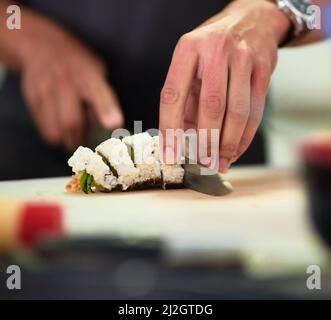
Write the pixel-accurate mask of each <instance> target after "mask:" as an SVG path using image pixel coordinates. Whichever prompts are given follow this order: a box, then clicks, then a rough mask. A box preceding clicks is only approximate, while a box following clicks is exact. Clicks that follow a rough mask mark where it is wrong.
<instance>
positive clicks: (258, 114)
mask: <svg viewBox="0 0 331 320" xmlns="http://www.w3.org/2000/svg"><path fill="white" fill-rule="evenodd" d="M262 119H263V111H262V110H260V109H258V110H253V111H252V112H251V113H250V115H249V121H250V122H251V123H253V124H254V125H259V124H260V123H261V121H262Z"/></svg>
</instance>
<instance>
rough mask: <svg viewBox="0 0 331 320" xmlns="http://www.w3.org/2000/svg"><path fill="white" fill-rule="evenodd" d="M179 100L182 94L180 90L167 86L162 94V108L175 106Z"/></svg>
mask: <svg viewBox="0 0 331 320" xmlns="http://www.w3.org/2000/svg"><path fill="white" fill-rule="evenodd" d="M179 98H180V93H179V90H178V89H176V88H174V87H170V86H165V87H164V88H163V89H162V92H161V106H162V105H163V106H164V105H167V106H169V105H170V106H171V105H175V104H176V103H177V102H178V100H179Z"/></svg>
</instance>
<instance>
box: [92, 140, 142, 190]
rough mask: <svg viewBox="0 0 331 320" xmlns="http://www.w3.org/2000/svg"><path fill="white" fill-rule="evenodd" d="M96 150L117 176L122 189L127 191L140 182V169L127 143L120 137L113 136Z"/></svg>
mask: <svg viewBox="0 0 331 320" xmlns="http://www.w3.org/2000/svg"><path fill="white" fill-rule="evenodd" d="M95 151H96V152H97V154H99V155H100V156H101V157H102V158H103V159H104V160H105V162H106V163H107V164H108V166H109V167H110V169H111V171H112V172H113V174H114V175H115V176H116V177H117V184H118V187H120V188H121V190H123V191H126V190H128V189H130V188H133V187H134V186H135V185H136V184H137V183H138V177H139V169H137V168H136V167H135V165H134V163H133V161H132V159H131V156H130V153H129V150H128V148H127V146H126V144H125V143H124V142H122V141H121V140H120V139H115V138H111V139H109V140H107V141H105V142H103V143H101V144H100V145H99V146H98V147H97V148H96V149H95Z"/></svg>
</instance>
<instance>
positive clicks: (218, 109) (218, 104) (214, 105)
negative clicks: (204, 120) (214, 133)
mask: <svg viewBox="0 0 331 320" xmlns="http://www.w3.org/2000/svg"><path fill="white" fill-rule="evenodd" d="M202 105H203V108H204V113H205V115H206V116H207V117H209V118H211V119H218V118H220V117H221V115H222V114H223V113H224V109H225V103H224V102H223V100H222V98H221V97H220V95H217V94H216V95H215V94H211V95H208V96H207V98H206V99H205V101H203V104H202Z"/></svg>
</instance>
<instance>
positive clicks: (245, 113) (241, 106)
mask: <svg viewBox="0 0 331 320" xmlns="http://www.w3.org/2000/svg"><path fill="white" fill-rule="evenodd" d="M228 117H229V120H230V121H232V122H239V123H242V122H245V121H247V119H248V117H249V109H248V108H247V106H246V104H245V103H244V102H242V101H240V100H239V101H238V102H237V103H236V106H235V107H234V108H230V109H229V110H228Z"/></svg>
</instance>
